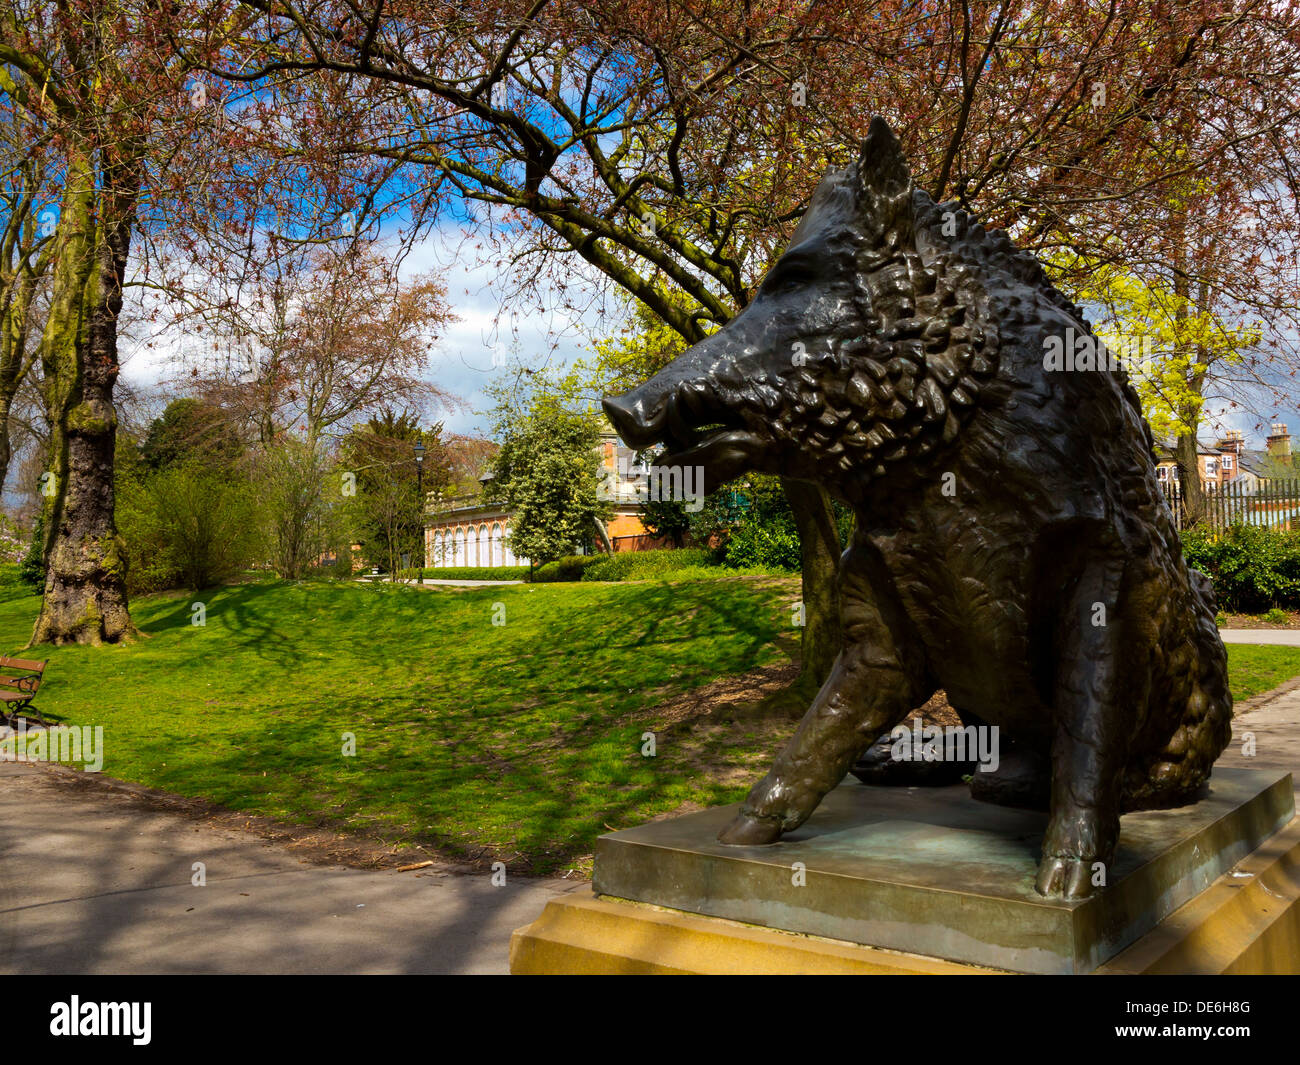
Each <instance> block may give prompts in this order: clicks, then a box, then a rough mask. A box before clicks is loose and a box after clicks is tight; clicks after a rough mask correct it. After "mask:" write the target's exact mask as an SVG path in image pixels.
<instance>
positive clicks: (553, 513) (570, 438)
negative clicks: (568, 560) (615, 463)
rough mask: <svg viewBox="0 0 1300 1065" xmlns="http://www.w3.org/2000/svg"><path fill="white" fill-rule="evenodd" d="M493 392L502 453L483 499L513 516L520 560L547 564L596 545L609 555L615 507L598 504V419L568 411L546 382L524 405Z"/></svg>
mask: <svg viewBox="0 0 1300 1065" xmlns="http://www.w3.org/2000/svg"><path fill="white" fill-rule="evenodd" d="M496 394H497V397H498V406H497V409H496V431H497V434H498V436H499V437H500V440H501V449H500V450H499V451H498V452H497V454H496V456H495V458H494V460H493V464H492V479H491V481H490V482H489V483H488V486H487V493H486V494H487V498H489V499H491V500H493V501H497V502H501V503H504V504H505V505H507V506H509V507H510V508H511V510H512V511H513V517H512V518H511V520H510V534H509V535H510V543H511V548H512V550H513V551H514V553H515V555H516V556H517V557H519V558H527V559H530V560H531V561H532V562H534V563H546V562H551V561H554V560H555V559H558V558H562V557H564V556H565V555H571V554H575V553H576V552H578V551H579V550H580V549H582V548H585V547H587V546H588V545H589V544H591V543H592V542H593V541H598V542H600V543H601V544H602V545H603V546H604V548H605V549H606V550H609V535H608V533H607V531H606V529H605V521H606V520H608V518H609V516H610V513H611V512H612V509H613V508H612V506H611V504H610V503H609V502H607V501H604V500H602V499H601V498H600V490H599V486H600V457H599V454H598V452H597V446H598V444H599V442H600V429H601V424H600V420H599V418H597V417H596V416H595V415H594V414H591V413H588V412H586V411H574V410H571V409H569V408H568V407H566V406H565V404H564V402H563V401H562V400H561V398H560V397H559V396H557V395H556V394H555V393H554V392H553V391H551V390H549V388H548V386H547V383H546V382H544V381H539V382H538V384H537V385H536V386H535V387H534V388H533V389H532V390H531V395H530V396H529V397H528V399H527V400H526V401H525V402H524V404H523V405H518V404H517V403H516V402H515V401H514V400H512V399H511V398H510V397H509V396H508V395H507V394H506V393H505V392H504V391H502V390H497V392H496Z"/></svg>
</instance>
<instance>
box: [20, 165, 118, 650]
mask: <svg viewBox="0 0 1300 1065" xmlns="http://www.w3.org/2000/svg"><path fill="white" fill-rule="evenodd" d="M102 154H103V155H104V156H108V157H110V158H106V159H105V161H104V166H105V167H106V169H107V168H109V167H112V166H113V165H114V163H115V162H116V160H114V159H112V158H111V156H112V153H111V152H109V151H107V150H103V151H102ZM91 159H92V157H91V155H90V153H89V152H82V151H79V150H78V149H77V148H76V147H74V148H72V149H70V151H69V159H68V179H67V185H66V188H65V194H64V200H63V208H62V212H61V214H60V219H59V231H58V233H57V236H56V240H57V241H58V243H59V244H60V248H59V257H58V266H57V270H56V274H55V291H54V299H53V306H52V308H51V314H50V320H49V323H48V324H47V328H46V335H45V341H46V343H45V345H44V347H43V352H42V357H43V362H44V368H45V376H46V383H47V389H48V390H49V397H50V411H51V415H52V417H53V421H54V424H53V432H52V437H51V465H53V466H54V469H53V470H52V471H50V472H52V473H53V474H54V476H55V478H56V482H55V483H56V494H55V496H54V498H53V500H52V502H51V504H50V506H49V508H48V510H47V513H46V529H47V533H46V555H45V561H46V576H45V596H44V599H43V601H42V603H41V613H40V617H38V618H37V619H36V628H35V630H34V631H33V633H32V641H31V642H32V643H33V644H39V643H54V644H66V643H82V644H98V643H115V642H117V641H119V640H122V639H124V638H127V637H130V636H132V635H134V633H135V631H136V630H135V626H134V625H133V624H132V622H131V615H130V612H129V610H128V607H127V595H126V571H125V565H124V559H123V553H122V545H121V541H120V538H119V537H118V534H117V528H116V524H115V522H114V516H113V506H114V485H113V453H114V445H115V442H116V437H117V412H116V410H115V409H114V407H113V385H114V384H115V383H116V381H117V374H118V362H117V317H118V312H119V311H120V310H121V307H122V278H123V274H124V272H125V270H126V260H127V254H128V252H129V249H130V240H131V220H132V217H133V214H134V207H135V196H136V190H137V189H138V187H139V185H138V177H132V176H130V175H127V179H126V181H125V187H123V186H122V185H119V184H118V181H120V180H121V179H122V178H123V174H122V173H121V171H120V170H119V171H118V172H111V171H110V173H109V175H108V176H106V178H105V181H104V186H105V188H104V191H103V192H102V194H101V202H100V204H99V212H98V215H97V214H96V210H95V208H96V204H95V184H96V180H95V179H96V174H95V169H94V166H93V164H92V161H91ZM114 179H117V180H114ZM65 230H66V231H65Z"/></svg>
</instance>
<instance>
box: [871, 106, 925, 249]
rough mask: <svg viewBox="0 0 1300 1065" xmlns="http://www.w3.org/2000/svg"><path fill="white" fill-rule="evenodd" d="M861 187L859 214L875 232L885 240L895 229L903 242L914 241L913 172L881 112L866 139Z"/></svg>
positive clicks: (873, 121) (872, 123)
mask: <svg viewBox="0 0 1300 1065" xmlns="http://www.w3.org/2000/svg"><path fill="white" fill-rule="evenodd" d="M857 191H858V215H859V217H860V218H861V219H862V220H863V222H865V223H866V225H867V227H868V230H869V231H870V232H871V233H873V234H874V235H875V236H877V237H878V238H879V239H881V240H882V241H883V240H888V238H889V235H890V231H891V230H892V231H893V232H894V233H896V234H897V237H898V239H899V241H900V242H909V243H910V241H911V238H912V232H913V216H912V172H911V171H910V170H908V168H907V160H906V159H904V158H903V148H902V145H900V144H899V143H898V138H897V137H895V136H894V131H893V130H891V129H890V128H889V123H888V122H886V121H885V120H884V119H883V118H881V117H880V116H879V115H877V116H876V117H875V118H873V119H872V120H871V128H870V129H869V130H868V131H867V139H866V140H865V141H863V142H862V154H861V155H860V156H858V190H857ZM891 243H892V241H891Z"/></svg>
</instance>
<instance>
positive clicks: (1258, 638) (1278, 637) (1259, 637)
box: [1219, 629, 1300, 647]
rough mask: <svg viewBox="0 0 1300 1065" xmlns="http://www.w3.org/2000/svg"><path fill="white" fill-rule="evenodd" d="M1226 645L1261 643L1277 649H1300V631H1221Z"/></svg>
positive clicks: (1221, 636) (1220, 635)
mask: <svg viewBox="0 0 1300 1065" xmlns="http://www.w3.org/2000/svg"><path fill="white" fill-rule="evenodd" d="M1219 637H1220V639H1222V640H1223V642H1224V643H1261V644H1271V645H1273V646H1275V647H1300V629H1220V630H1219Z"/></svg>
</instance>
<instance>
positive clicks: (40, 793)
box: [0, 762, 577, 974]
mask: <svg viewBox="0 0 1300 1065" xmlns="http://www.w3.org/2000/svg"><path fill="white" fill-rule="evenodd" d="M70 777H71V774H70V773H69V772H68V771H63V770H59V769H55V768H51V767H47V766H43V765H29V764H21V763H16V762H0V974H15V973H168V974H170V973H458V974H469V973H504V972H506V971H507V968H508V961H507V955H508V951H509V946H510V933H511V932H512V931H513V930H514V929H516V928H519V927H521V926H522V925H526V924H528V923H529V922H530V921H532V920H533V919H534V918H535V917H536V916H537V915H538V914H539V913H541V911H542V908H543V906H544V905H545V904H546V902H547V901H548V900H549V899H551V898H553V897H554V896H555V895H557V894H559V893H561V892H564V891H568V890H572V889H573V887H575V886H577V885H575V884H574V883H573V882H572V881H564V880H541V879H537V880H529V879H526V878H523V877H511V876H510V875H509V872H508V870H507V875H506V881H505V884H504V886H500V887H496V886H493V884H492V882H491V876H490V874H489V873H487V872H484V873H481V874H475V873H458V872H447V871H439V870H437V869H432V870H430V869H423V870H419V871H418V872H407V873H398V872H394V871H391V870H364V869H349V868H345V867H343V866H323V865H319V864H309V863H306V862H304V861H303V860H302V859H300V858H299V857H298V856H297V855H295V853H294V852H293V850H292V849H290V848H288V847H286V846H285V845H283V844H280V843H268V842H265V841H263V840H261V839H258V838H256V837H255V836H253V835H251V834H250V833H247V832H242V831H239V830H238V829H230V828H224V827H220V826H216V825H212V824H208V823H203V822H201V821H196V819H195V818H193V817H187V816H185V815H184V814H182V813H178V812H176V811H173V810H167V809H151V808H149V807H148V806H147V805H145V804H143V803H141V802H140V801H139V800H137V799H134V798H132V797H131V796H129V795H127V794H125V793H123V794H118V793H116V792H113V791H109V790H107V789H104V788H94V789H91V788H85V787H75V786H74V785H73V782H72V781H71V780H70ZM195 862H202V863H203V864H204V866H205V872H206V879H207V886H206V887H196V886H194V885H193V884H192V883H191V878H192V877H193V876H194V872H193V864H194V863H195Z"/></svg>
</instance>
